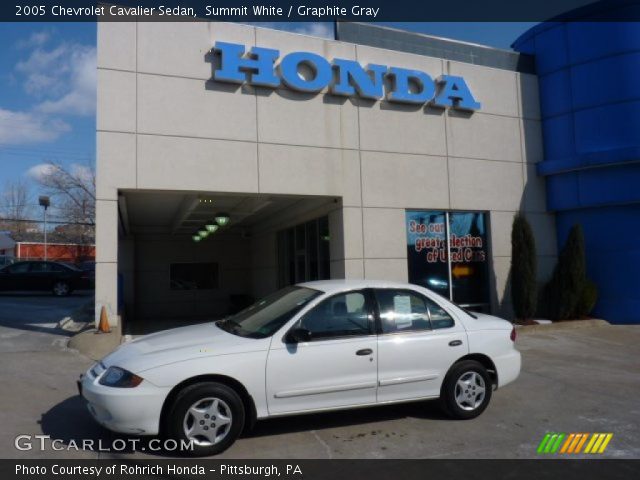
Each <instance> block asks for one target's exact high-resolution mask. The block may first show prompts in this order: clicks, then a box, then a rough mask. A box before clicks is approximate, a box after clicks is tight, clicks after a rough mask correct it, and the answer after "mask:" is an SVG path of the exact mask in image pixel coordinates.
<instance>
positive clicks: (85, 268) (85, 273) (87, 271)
mask: <svg viewBox="0 0 640 480" xmlns="http://www.w3.org/2000/svg"><path fill="white" fill-rule="evenodd" d="M78 268H79V269H80V270H82V282H81V283H82V285H81V286H80V288H88V289H92V290H93V289H94V288H95V287H96V262H92V261H86V262H82V263H80V264H79V265H78Z"/></svg>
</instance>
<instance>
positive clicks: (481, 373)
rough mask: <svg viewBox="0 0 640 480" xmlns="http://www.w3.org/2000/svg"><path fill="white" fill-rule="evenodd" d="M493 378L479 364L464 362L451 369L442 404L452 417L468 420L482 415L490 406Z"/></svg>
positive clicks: (442, 393)
mask: <svg viewBox="0 0 640 480" xmlns="http://www.w3.org/2000/svg"><path fill="white" fill-rule="evenodd" d="M491 393H492V382H491V377H490V376H489V373H488V372H487V370H486V369H485V368H484V367H483V366H482V365H481V364H480V363H478V362H476V361H473V360H464V361H462V362H459V363H456V364H455V365H453V367H451V370H449V373H447V376H446V377H445V380H444V382H443V384H442V391H441V394H440V402H441V404H442V407H443V410H444V411H445V412H446V413H447V414H448V415H449V416H451V417H453V418H456V419H460V420H468V419H470V418H475V417H477V416H478V415H480V414H481V413H482V412H484V410H485V409H486V408H487V406H488V405H489V401H490V400H491Z"/></svg>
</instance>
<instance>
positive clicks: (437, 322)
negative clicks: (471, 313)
mask: <svg viewBox="0 0 640 480" xmlns="http://www.w3.org/2000/svg"><path fill="white" fill-rule="evenodd" d="M425 302H426V303H427V307H428V308H429V316H430V318H431V328H433V329H434V330H436V329H439V328H451V327H453V325H454V324H455V322H454V321H453V318H451V315H449V314H448V313H447V311H446V310H445V309H444V308H442V307H441V306H440V305H438V304H437V303H436V302H434V301H433V300H431V299H429V298H425Z"/></svg>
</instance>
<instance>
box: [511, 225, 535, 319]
mask: <svg viewBox="0 0 640 480" xmlns="http://www.w3.org/2000/svg"><path fill="white" fill-rule="evenodd" d="M536 277H537V272H536V242H535V239H534V238H533V232H532V231H531V226H530V225H529V222H528V221H527V219H526V218H525V216H524V215H522V214H521V213H518V214H516V216H515V217H514V219H513V225H512V227H511V300H512V302H513V310H514V312H515V315H516V318H518V319H520V320H528V319H530V318H532V317H533V315H534V314H535V312H536V303H537V298H538V293H537V284H536Z"/></svg>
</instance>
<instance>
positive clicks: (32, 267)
mask: <svg viewBox="0 0 640 480" xmlns="http://www.w3.org/2000/svg"><path fill="white" fill-rule="evenodd" d="M81 286H82V270H80V269H78V268H75V267H72V266H70V265H65V264H63V263H58V262H44V261H28V262H16V263H13V264H11V265H7V266H5V267H2V268H0V291H25V290H27V291H50V292H52V293H53V294H54V295H56V296H58V297H64V296H66V295H69V294H70V293H71V292H73V291H74V290H76V289H78V288H80V287H81Z"/></svg>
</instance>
